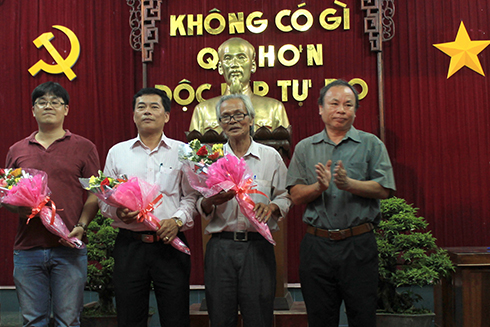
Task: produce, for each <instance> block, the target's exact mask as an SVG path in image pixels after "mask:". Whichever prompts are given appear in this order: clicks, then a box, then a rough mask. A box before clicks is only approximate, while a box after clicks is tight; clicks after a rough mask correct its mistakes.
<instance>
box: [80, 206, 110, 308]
mask: <svg viewBox="0 0 490 327" xmlns="http://www.w3.org/2000/svg"><path fill="white" fill-rule="evenodd" d="M111 223H112V219H110V218H106V217H104V216H102V215H101V213H100V211H99V212H98V213H97V215H96V216H95V218H94V220H92V222H91V223H90V225H89V226H88V228H87V238H88V241H89V242H88V244H87V259H88V267H87V288H88V289H89V290H91V291H94V292H97V293H98V295H99V300H98V301H97V302H96V303H91V304H88V305H86V306H85V308H84V311H83V314H84V315H116V310H115V308H114V301H113V299H114V286H113V284H112V272H113V269H114V258H113V257H112V251H113V250H114V243H115V241H116V235H117V230H116V229H114V228H113V227H112V226H111Z"/></svg>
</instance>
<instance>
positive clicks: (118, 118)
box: [0, 0, 490, 285]
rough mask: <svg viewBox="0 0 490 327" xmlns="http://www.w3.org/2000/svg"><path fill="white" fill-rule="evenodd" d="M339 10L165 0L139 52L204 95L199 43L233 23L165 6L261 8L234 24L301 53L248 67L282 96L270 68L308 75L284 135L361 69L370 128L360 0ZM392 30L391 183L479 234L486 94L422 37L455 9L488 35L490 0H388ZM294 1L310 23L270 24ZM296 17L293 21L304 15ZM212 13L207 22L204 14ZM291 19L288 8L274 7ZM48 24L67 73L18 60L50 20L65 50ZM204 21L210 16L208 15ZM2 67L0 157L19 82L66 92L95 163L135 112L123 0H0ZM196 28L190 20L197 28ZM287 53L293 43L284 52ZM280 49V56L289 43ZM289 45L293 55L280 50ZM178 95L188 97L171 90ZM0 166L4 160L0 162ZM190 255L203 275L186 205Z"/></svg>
mask: <svg viewBox="0 0 490 327" xmlns="http://www.w3.org/2000/svg"><path fill="white" fill-rule="evenodd" d="M341 3H343V4H345V5H346V8H348V9H349V10H350V13H349V17H350V28H349V29H343V25H342V26H341V27H339V28H338V29H335V30H333V31H327V30H325V29H324V28H322V27H321V26H320V24H319V17H320V13H321V12H322V11H323V10H325V9H326V8H334V9H336V10H337V14H336V15H335V16H342V13H343V7H342V6H339V5H338V3H337V4H336V3H334V1H326V2H325V1H322V2H320V1H313V2H311V3H310V2H308V3H306V5H304V6H299V3H298V2H296V1H292V0H283V1H278V0H272V1H271V0H252V1H247V2H230V1H222V0H215V1H206V0H204V1H190V0H179V1H176V0H165V1H163V2H162V17H161V21H159V22H156V27H158V30H159V32H158V33H159V43H158V44H156V45H155V51H154V53H153V62H151V63H148V65H147V71H148V85H149V86H153V85H155V84H162V85H166V86H168V87H169V88H171V89H174V88H175V87H176V86H177V85H178V84H179V82H180V81H182V80H183V79H186V80H188V81H190V83H191V86H192V87H193V88H194V89H197V87H198V86H199V85H201V84H204V83H210V84H211V85H212V88H211V90H209V91H205V92H204V93H203V97H204V98H211V97H213V96H216V95H219V93H220V83H222V82H223V78H222V76H220V75H219V74H218V73H217V71H215V70H205V69H203V68H201V67H200V66H199V65H198V63H197V59H196V58H197V54H198V52H199V51H200V50H201V49H203V48H205V47H211V48H214V49H216V48H217V47H218V46H219V44H221V43H222V42H223V41H224V40H226V39H228V38H229V37H231V35H230V34H229V32H228V25H227V26H226V29H225V30H224V31H223V32H222V33H221V34H218V35H211V34H209V33H207V32H206V31H205V30H204V33H203V35H202V36H197V35H193V36H181V35H178V36H170V35H169V31H170V23H169V22H170V15H177V16H178V15H184V14H193V15H194V17H195V16H196V15H197V14H202V15H203V16H204V17H206V16H207V15H208V14H209V13H210V11H211V10H212V9H214V8H216V9H219V11H220V12H221V13H222V15H223V16H224V17H225V19H226V20H227V16H228V13H238V12H243V13H244V15H245V17H247V16H248V15H249V14H250V13H252V12H254V11H261V12H262V13H263V17H262V18H263V19H268V27H267V29H266V30H265V31H264V32H262V33H258V34H254V33H251V32H250V31H248V30H247V29H245V33H244V34H238V35H233V36H239V37H243V38H245V39H247V40H248V41H250V42H251V43H252V44H253V45H254V46H255V47H256V49H257V50H258V48H259V46H260V45H263V46H265V47H266V48H267V46H269V45H273V46H274V47H275V53H276V54H277V52H278V50H279V48H281V47H282V46H283V45H286V44H292V45H294V46H295V47H297V48H299V47H300V45H301V46H302V49H303V50H302V52H301V53H300V60H299V61H298V63H297V64H295V65H293V66H290V67H287V66H284V65H282V64H280V63H279V62H277V60H276V63H275V66H274V67H273V68H269V67H258V69H257V72H256V73H255V74H253V75H252V79H253V80H254V81H265V82H266V83H267V84H268V85H269V93H268V95H267V96H269V97H273V98H276V99H279V100H280V99H281V88H280V87H279V86H278V85H277V81H278V80H299V81H300V82H301V81H302V80H306V79H309V80H311V84H312V85H311V88H309V94H308V97H307V99H305V100H304V101H301V103H300V102H299V101H296V100H294V99H293V97H292V94H291V88H288V90H287V95H288V101H285V102H284V103H285V106H286V110H287V112H288V116H289V120H290V122H291V125H292V129H293V135H292V139H293V145H294V144H296V143H297V142H298V141H299V140H301V139H303V138H305V137H307V136H309V135H312V134H313V133H316V132H318V131H320V130H321V129H322V127H323V126H322V123H321V120H319V119H318V118H319V116H318V107H317V105H316V101H317V97H318V92H319V89H320V88H321V86H323V84H324V79H328V78H343V79H346V80H351V79H353V78H360V79H362V80H363V81H365V82H366V83H367V85H368V86H369V91H368V94H367V96H366V97H365V98H364V99H363V100H362V101H361V108H360V109H359V111H358V113H357V118H356V121H355V126H356V127H357V128H359V129H362V130H366V131H368V132H372V133H375V134H378V133H379V120H378V109H377V108H378V99H377V92H378V87H377V79H376V78H377V77H376V53H374V52H371V51H370V49H369V40H368V36H367V34H365V33H364V17H365V15H366V13H365V11H362V10H361V0H343V1H341ZM395 5H396V14H395V17H394V21H395V29H396V32H395V36H394V38H393V39H392V40H391V41H388V42H386V43H384V44H383V47H384V52H383V57H384V73H385V89H384V94H385V109H386V145H387V147H388V151H389V153H390V156H391V159H392V162H393V164H394V168H395V177H396V182H397V188H398V192H397V196H399V197H404V198H406V199H407V200H408V201H409V202H411V203H414V204H415V206H416V207H419V208H420V213H421V215H423V216H425V217H426V218H427V220H428V221H429V223H430V229H431V230H432V231H433V233H434V234H435V236H436V237H437V238H438V244H439V245H440V246H459V245H469V246H481V245H485V244H486V243H485V242H486V240H487V239H488V238H489V232H488V228H487V221H488V212H489V209H490V208H489V206H490V205H489V201H487V199H486V198H487V194H489V182H488V178H487V176H488V173H489V171H488V170H489V166H490V158H489V154H488V150H487V149H488V139H489V137H488V136H489V135H488V131H487V130H488V125H489V120H490V117H489V113H488V108H489V107H490V103H489V96H488V80H487V78H486V77H485V76H481V75H479V74H477V73H476V72H474V71H472V70H470V69H468V68H466V67H465V68H463V69H461V70H460V71H458V72H457V73H455V74H454V75H453V76H452V77H450V78H449V79H447V78H446V76H447V71H448V68H449V61H450V58H449V57H448V56H447V55H445V54H444V53H442V52H441V51H439V50H438V49H436V48H435V47H433V46H432V44H435V43H444V42H451V41H454V39H455V36H456V32H457V30H458V28H459V24H460V22H461V21H464V23H465V25H466V28H467V30H468V33H469V36H470V38H471V39H472V40H486V39H490V36H489V25H488V21H489V18H490V17H488V16H489V13H490V8H489V7H490V4H489V3H488V1H483V0H475V1H469V2H461V1H457V0H450V1H443V2H441V1H438V0H426V1H396V4H395ZM283 9H288V10H291V13H294V12H295V11H297V10H298V9H305V10H307V11H309V12H310V13H312V17H313V21H314V23H313V25H312V27H311V28H310V29H309V30H308V31H304V32H300V31H296V30H293V31H291V32H287V33H285V32H281V31H279V30H278V29H277V27H276V25H275V23H274V17H275V15H276V14H277V13H278V12H279V11H281V10H283ZM305 21H306V20H305V19H304V17H300V18H299V20H298V23H299V24H305ZM214 23H216V22H213V24H214ZM282 23H283V24H289V23H290V19H289V18H288V17H286V18H284V19H283V20H282ZM53 25H62V26H66V27H68V28H70V29H71V30H72V31H73V32H74V33H75V34H76V35H77V36H78V38H79V40H80V44H81V54H80V58H79V60H78V62H77V63H76V64H75V66H74V67H73V70H74V71H75V73H76V74H77V78H76V79H75V80H73V81H72V82H70V81H69V80H68V79H67V78H66V77H65V76H64V75H50V74H47V73H45V72H40V73H39V74H38V75H36V76H35V77H32V76H31V75H30V74H29V73H28V71H27V70H28V69H29V68H30V67H31V66H32V65H33V64H34V63H35V62H37V61H38V60H39V59H43V60H45V61H46V62H48V63H52V62H53V59H52V58H51V56H50V55H49V54H48V53H47V51H46V49H44V48H41V49H37V48H36V47H35V46H34V44H33V43H32V41H33V40H34V39H36V38H37V37H38V36H39V35H40V34H42V33H45V32H52V33H53V34H54V35H55V38H54V39H53V40H52V41H51V43H52V44H53V45H54V47H55V48H56V49H58V50H59V52H60V53H61V54H62V56H63V57H66V56H67V55H68V53H69V51H70V43H69V41H68V39H67V38H66V36H65V35H64V34H63V33H61V32H60V31H58V30H56V29H54V28H53V27H52V26H53ZM213 26H214V25H213ZM0 28H1V31H2V37H1V39H0V42H1V50H0V51H1V54H2V55H1V58H2V59H1V62H0V67H1V70H0V72H1V76H2V78H1V79H0V113H1V114H2V117H3V119H2V122H3V126H2V128H1V129H0V138H1V142H0V158H5V155H6V153H7V151H8V147H9V146H10V145H11V144H13V143H14V142H16V141H18V140H20V139H21V138H23V137H26V136H27V135H29V134H30V133H31V132H32V131H34V130H36V128H37V126H36V122H35V120H34V119H33V118H32V114H31V112H30V108H31V103H30V92H31V91H32V90H33V89H34V87H35V86H37V85H38V84H40V83H42V82H45V81H48V80H54V81H57V82H59V83H61V84H62V85H63V86H65V87H66V89H67V90H68V91H69V93H70V95H71V101H70V113H69V115H68V118H67V119H66V121H65V124H66V127H67V128H68V129H70V130H71V131H72V132H75V133H78V134H81V135H83V136H85V137H88V138H89V139H91V140H93V141H94V143H95V144H96V145H97V147H98V150H99V154H100V157H101V161H102V162H101V164H102V165H103V164H104V161H105V156H106V153H107V151H108V149H109V148H110V147H111V146H112V145H113V144H115V143H117V142H120V141H123V140H126V139H129V138H131V137H134V136H135V135H136V130H135V127H134V124H133V121H132V110H131V100H132V96H133V94H134V93H135V92H136V91H137V90H138V89H139V88H140V87H141V85H142V83H143V76H142V73H141V71H142V69H141V68H142V64H141V53H140V52H135V51H134V50H132V49H131V47H130V46H129V35H130V27H129V6H128V5H127V4H126V1H103V2H101V1H95V0H91V1H90V0H88V1H75V0H64V1H60V0H54V1H49V2H48V1H42V0H29V1H27V0H20V1H0ZM194 34H195V33H194ZM308 44H314V45H317V44H321V45H322V46H323V65H321V66H315V65H314V66H308V65H307V61H306V58H307V55H306V47H307V45H308ZM289 55H290V54H289ZM289 55H288V54H287V56H289ZM288 58H290V57H288ZM478 58H479V60H480V62H481V65H482V67H483V69H484V71H485V72H486V73H488V72H489V71H490V48H489V49H486V50H484V51H482V52H481V53H480V55H479V56H478ZM181 96H182V97H183V98H185V97H186V93H185V92H182V93H181ZM196 104H197V101H196V100H194V101H193V102H192V103H191V104H189V105H187V106H186V107H187V108H188V110H187V111H184V108H183V106H182V105H179V104H178V103H177V102H175V101H173V105H172V112H171V119H170V122H169V123H168V124H167V125H166V126H165V133H166V134H167V135H168V136H169V137H172V138H175V139H179V140H182V141H185V134H184V132H185V131H187V130H188V127H189V122H190V117H191V114H192V109H193V107H194V106H195V105H196ZM0 166H1V165H0ZM302 211H303V208H302V207H294V208H293V209H292V210H291V213H290V215H289V216H288V218H287V228H288V244H287V246H288V257H289V258H288V259H289V265H288V276H289V281H290V282H298V281H299V278H298V272H297V270H298V261H299V260H298V251H299V250H298V248H299V243H300V240H301V238H302V236H303V235H304V225H303V224H302V222H301V214H302ZM16 225H17V221H16V219H15V217H13V216H12V215H10V214H8V213H7V212H6V210H4V209H1V210H0V264H1V265H2V267H3V269H2V270H1V271H0V285H12V277H11V275H12V244H13V237H14V234H15V230H16ZM187 238H188V240H189V242H190V246H191V250H192V252H193V255H192V276H191V283H192V284H203V277H202V275H203V273H202V269H203V268H202V260H203V259H202V246H201V228H200V222H199V219H196V227H195V228H194V230H192V231H189V232H187Z"/></svg>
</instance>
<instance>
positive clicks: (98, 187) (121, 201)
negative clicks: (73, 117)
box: [80, 172, 191, 255]
mask: <svg viewBox="0 0 490 327" xmlns="http://www.w3.org/2000/svg"><path fill="white" fill-rule="evenodd" d="M101 176H102V177H103V178H100V177H101ZM98 180H102V181H101V182H97V181H98ZM91 181H92V182H91ZM80 183H81V184H82V186H83V187H84V188H85V189H87V190H89V191H90V192H92V193H94V194H95V195H96V196H97V197H98V198H99V199H100V200H102V201H103V202H105V203H107V204H108V205H110V206H113V207H116V208H119V207H122V208H128V209H130V210H131V211H139V212H140V213H139V215H138V217H137V218H136V220H137V222H138V223H142V224H143V225H145V226H146V227H147V228H148V229H149V230H152V231H156V230H158V229H159V228H160V222H159V220H158V219H157V218H156V217H155V215H153V214H152V213H151V212H152V211H153V209H155V208H156V207H158V206H159V205H160V204H161V203H162V198H163V194H161V193H160V191H159V186H158V185H153V184H150V183H148V182H146V181H144V180H142V179H140V178H138V177H132V178H130V179H129V180H127V178H125V177H123V178H112V177H105V176H103V174H102V172H99V177H95V176H92V177H91V178H80ZM170 245H172V246H173V247H174V248H176V249H177V250H179V251H181V252H184V253H186V254H188V255H190V254H191V251H190V249H189V247H188V246H187V245H186V244H185V243H184V242H183V241H182V240H181V239H180V238H179V237H175V238H174V239H173V240H172V242H170Z"/></svg>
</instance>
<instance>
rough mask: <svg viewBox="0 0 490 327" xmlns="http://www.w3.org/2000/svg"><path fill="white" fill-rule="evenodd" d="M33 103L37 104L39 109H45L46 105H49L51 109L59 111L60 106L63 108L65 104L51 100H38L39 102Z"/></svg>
mask: <svg viewBox="0 0 490 327" xmlns="http://www.w3.org/2000/svg"><path fill="white" fill-rule="evenodd" d="M34 103H35V104H37V106H38V107H39V108H40V109H44V108H46V106H47V105H48V103H49V104H51V107H53V108H55V109H59V108H60V107H61V106H63V105H64V104H65V103H64V102H61V101H60V100H52V101H46V100H39V101H36V102H34Z"/></svg>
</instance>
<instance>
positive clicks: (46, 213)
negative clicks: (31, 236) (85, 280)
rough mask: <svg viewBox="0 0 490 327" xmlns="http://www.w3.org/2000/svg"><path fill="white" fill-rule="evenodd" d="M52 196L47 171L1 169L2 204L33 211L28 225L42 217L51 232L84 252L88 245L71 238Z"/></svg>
mask: <svg viewBox="0 0 490 327" xmlns="http://www.w3.org/2000/svg"><path fill="white" fill-rule="evenodd" d="M50 195H51V190H50V189H49V187H48V175H47V174H46V172H44V171H42V170H37V169H32V168H27V169H22V168H17V169H10V168H9V169H0V202H1V203H5V204H10V205H13V206H19V207H29V208H31V210H32V212H31V215H30V216H29V217H28V219H27V223H29V221H30V220H31V219H32V218H34V217H37V216H38V217H39V218H40V219H41V222H42V223H43V225H44V226H45V227H46V229H47V230H48V231H49V232H50V233H52V234H54V235H56V236H59V237H61V238H62V239H64V240H66V241H67V242H68V243H70V244H72V245H74V246H75V247H76V248H78V249H83V248H84V247H85V244H84V243H83V242H82V241H81V240H79V239H78V238H76V237H68V235H69V234H70V231H69V230H68V228H67V227H66V225H65V223H64V222H63V220H62V219H61V217H60V216H59V215H58V214H57V213H56V205H55V203H54V202H53V201H52V200H51V199H50ZM48 203H50V206H49V205H48Z"/></svg>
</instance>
